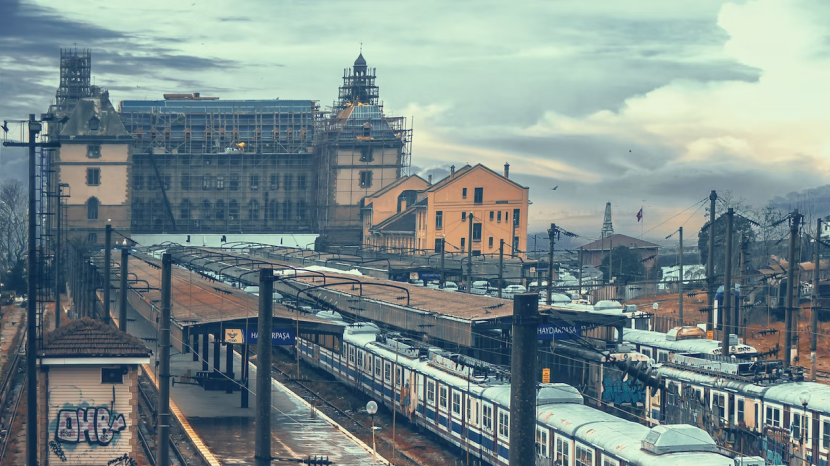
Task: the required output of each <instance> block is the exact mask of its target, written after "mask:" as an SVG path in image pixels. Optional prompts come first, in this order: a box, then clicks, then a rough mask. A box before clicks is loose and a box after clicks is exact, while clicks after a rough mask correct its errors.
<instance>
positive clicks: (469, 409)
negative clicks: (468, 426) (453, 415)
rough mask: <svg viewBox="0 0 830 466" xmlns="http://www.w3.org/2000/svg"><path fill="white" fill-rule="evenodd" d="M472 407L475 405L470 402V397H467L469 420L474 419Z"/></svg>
mask: <svg viewBox="0 0 830 466" xmlns="http://www.w3.org/2000/svg"><path fill="white" fill-rule="evenodd" d="M472 407H473V403H472V401H471V400H470V397H469V396H467V419H472V418H473V414H472Z"/></svg>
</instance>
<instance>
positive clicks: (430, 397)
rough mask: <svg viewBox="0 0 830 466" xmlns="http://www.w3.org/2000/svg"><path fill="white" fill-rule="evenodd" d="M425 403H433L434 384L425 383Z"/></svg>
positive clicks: (430, 382)
mask: <svg viewBox="0 0 830 466" xmlns="http://www.w3.org/2000/svg"><path fill="white" fill-rule="evenodd" d="M427 401H428V402H430V403H435V382H432V381H429V382H427Z"/></svg>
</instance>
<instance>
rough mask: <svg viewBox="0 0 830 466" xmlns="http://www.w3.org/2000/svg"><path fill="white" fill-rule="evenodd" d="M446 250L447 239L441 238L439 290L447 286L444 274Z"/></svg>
mask: <svg viewBox="0 0 830 466" xmlns="http://www.w3.org/2000/svg"><path fill="white" fill-rule="evenodd" d="M445 249H447V238H445V237H442V238H441V289H443V288H444V287H445V286H446V284H447V276H446V273H445V272H444V250H445Z"/></svg>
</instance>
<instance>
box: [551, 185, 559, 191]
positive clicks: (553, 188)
mask: <svg viewBox="0 0 830 466" xmlns="http://www.w3.org/2000/svg"><path fill="white" fill-rule="evenodd" d="M558 187H559V185H556V186H554V187H552V188H550V190H551V191H556V188H558Z"/></svg>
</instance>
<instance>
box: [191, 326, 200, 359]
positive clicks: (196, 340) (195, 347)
mask: <svg viewBox="0 0 830 466" xmlns="http://www.w3.org/2000/svg"><path fill="white" fill-rule="evenodd" d="M191 333H192V332H191ZM190 340H191V346H192V347H193V360H194V361H198V360H199V334H198V333H192V334H191V335H190Z"/></svg>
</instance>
